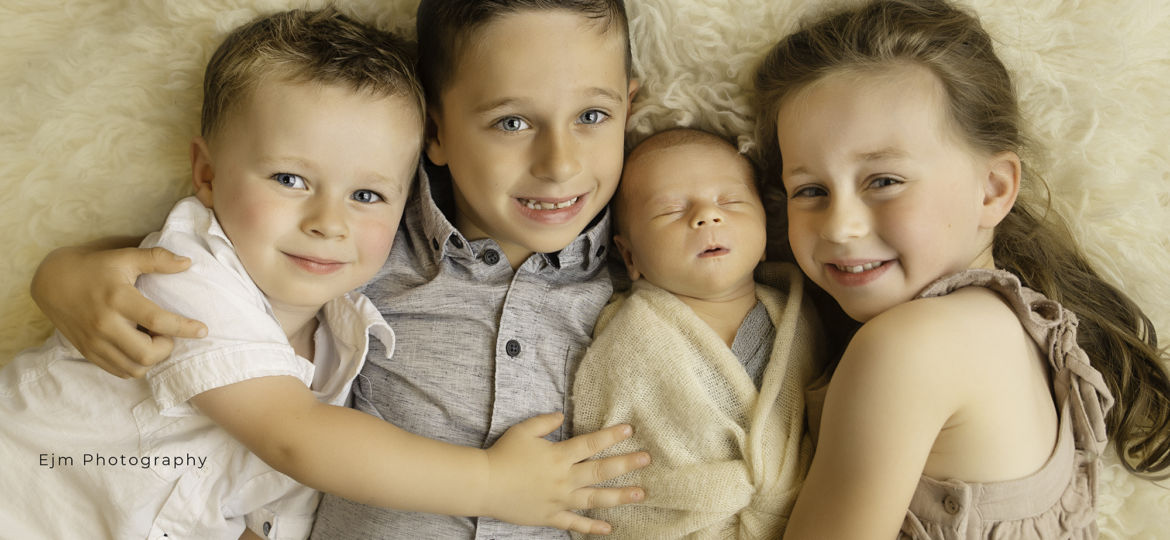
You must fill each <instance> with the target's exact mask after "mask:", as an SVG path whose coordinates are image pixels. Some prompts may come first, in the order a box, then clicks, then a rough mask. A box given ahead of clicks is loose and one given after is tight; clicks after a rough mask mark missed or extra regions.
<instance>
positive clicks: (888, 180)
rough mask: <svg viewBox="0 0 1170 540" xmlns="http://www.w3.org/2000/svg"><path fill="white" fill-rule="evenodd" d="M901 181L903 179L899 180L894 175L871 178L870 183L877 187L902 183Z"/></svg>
mask: <svg viewBox="0 0 1170 540" xmlns="http://www.w3.org/2000/svg"><path fill="white" fill-rule="evenodd" d="M901 183H902V181H901V180H898V179H897V178H894V177H892V176H879V177H877V178H874V179H873V180H871V181H870V183H869V185H870V186H872V187H875V188H884V187H889V186H893V185H897V184H901Z"/></svg>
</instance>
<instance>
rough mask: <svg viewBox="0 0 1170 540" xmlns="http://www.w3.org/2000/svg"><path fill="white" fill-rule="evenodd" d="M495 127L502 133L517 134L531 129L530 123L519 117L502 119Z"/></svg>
mask: <svg viewBox="0 0 1170 540" xmlns="http://www.w3.org/2000/svg"><path fill="white" fill-rule="evenodd" d="M495 126H496V128H497V129H499V130H500V131H507V132H516V131H520V130H523V129H528V128H529V127H530V126H529V125H528V122H525V121H524V119H523V118H520V117H519V116H507V117H504V118H501V119H500V120H499V121H498V122H496V124H495Z"/></svg>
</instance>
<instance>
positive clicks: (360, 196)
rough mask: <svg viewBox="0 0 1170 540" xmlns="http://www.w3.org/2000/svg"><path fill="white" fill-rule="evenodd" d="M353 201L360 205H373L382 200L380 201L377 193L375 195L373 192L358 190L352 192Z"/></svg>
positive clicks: (380, 198) (380, 197)
mask: <svg viewBox="0 0 1170 540" xmlns="http://www.w3.org/2000/svg"><path fill="white" fill-rule="evenodd" d="M353 200H355V201H357V202H360V203H366V204H373V203H376V202H380V201H382V200H384V199H382V196H381V195H378V194H377V193H375V192H373V191H370V190H368V189H359V190H357V191H355V192H353Z"/></svg>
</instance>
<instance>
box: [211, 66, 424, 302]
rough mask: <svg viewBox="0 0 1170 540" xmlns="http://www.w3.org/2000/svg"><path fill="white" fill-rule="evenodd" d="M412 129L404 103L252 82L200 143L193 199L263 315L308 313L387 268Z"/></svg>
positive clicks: (414, 144) (416, 128)
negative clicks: (254, 291) (216, 225)
mask: <svg viewBox="0 0 1170 540" xmlns="http://www.w3.org/2000/svg"><path fill="white" fill-rule="evenodd" d="M421 130H422V123H421V119H420V118H419V114H418V112H416V107H415V106H414V105H413V104H411V102H410V101H409V100H408V99H407V98H405V97H381V96H378V97H375V96H370V95H365V94H359V93H355V92H353V91H351V90H349V89H348V88H345V87H341V86H332V85H319V84H295V83H281V82H272V81H269V82H263V83H261V84H260V86H259V87H258V88H257V89H256V91H255V94H254V95H253V96H252V97H251V99H249V100H248V102H247V103H246V104H244V105H243V106H241V107H240V108H239V109H238V111H237V112H236V114H235V115H233V117H232V118H231V119H230V120H229V121H228V122H227V123H226V124H225V125H224V127H223V129H221V130H220V132H219V133H217V134H216V136H215V137H214V138H213V139H212V141H211V142H210V144H209V145H205V146H204V148H205V149H207V156H208V162H209V163H208V164H209V166H208V167H206V168H204V169H200V168H199V167H196V195H197V196H198V197H199V198H200V200H201V201H203V203H204V204H205V205H207V206H208V207H210V208H212V209H213V210H214V211H215V214H216V217H217V219H218V220H219V222H220V225H221V226H222V227H223V230H224V232H225V233H227V236H228V238H229V239H230V240H231V242H232V245H233V246H234V247H235V249H236V252H237V253H238V254H239V257H240V260H241V262H243V264H244V268H245V269H246V270H247V271H248V274H249V276H250V277H251V278H252V280H253V281H254V282H255V283H256V285H257V286H258V287H259V288H260V290H262V291H263V292H264V293H265V295H267V296H268V298H269V301H270V302H272V305H273V308H274V309H277V310H313V311H315V310H316V309H319V308H320V307H321V306H322V305H323V304H324V303H325V302H328V301H329V300H330V299H332V298H335V297H338V296H341V295H343V294H345V293H346V292H349V291H351V290H353V289H354V288H356V287H358V286H360V285H362V284H363V283H365V282H366V281H368V280H369V279H370V278H371V277H373V275H374V274H375V273H376V272H377V271H378V269H380V268H381V267H382V265H383V263H384V262H385V261H386V257H387V255H388V254H389V253H390V247H391V244H392V243H393V241H394V235H395V231H396V230H397V228H398V222H399V219H400V218H401V216H402V210H403V206H404V205H405V203H406V197H407V194H408V193H409V191H410V180H411V178H412V177H413V176H414V172H415V167H416V164H417V157H418V152H419V147H420V142H421V134H422V132H421ZM197 146H198V145H197ZM200 171H202V173H201V172H200ZM201 174H204V175H210V176H209V177H208V178H206V181H205V182H201V180H200V175H201Z"/></svg>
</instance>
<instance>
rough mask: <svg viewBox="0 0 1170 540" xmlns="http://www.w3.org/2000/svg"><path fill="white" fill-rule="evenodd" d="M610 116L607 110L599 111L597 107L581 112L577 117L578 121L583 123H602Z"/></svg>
mask: <svg viewBox="0 0 1170 540" xmlns="http://www.w3.org/2000/svg"><path fill="white" fill-rule="evenodd" d="M608 118H609V115H608V114H606V113H605V112H602V111H599V110H597V109H589V110H588V111H585V112H583V113H581V116H578V117H577V121H579V122H581V123H582V124H600V123H602V122H604V121H605V120H606V119H608Z"/></svg>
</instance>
